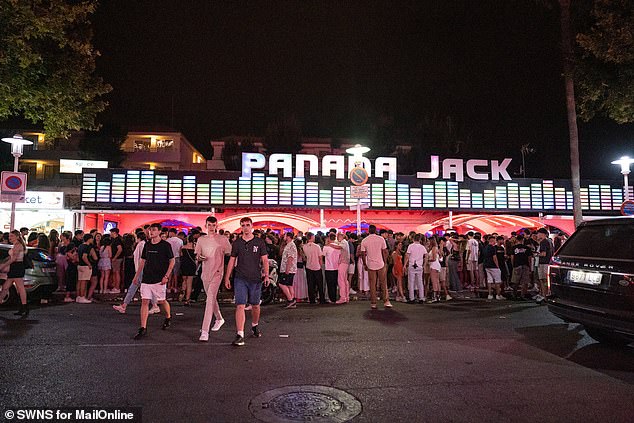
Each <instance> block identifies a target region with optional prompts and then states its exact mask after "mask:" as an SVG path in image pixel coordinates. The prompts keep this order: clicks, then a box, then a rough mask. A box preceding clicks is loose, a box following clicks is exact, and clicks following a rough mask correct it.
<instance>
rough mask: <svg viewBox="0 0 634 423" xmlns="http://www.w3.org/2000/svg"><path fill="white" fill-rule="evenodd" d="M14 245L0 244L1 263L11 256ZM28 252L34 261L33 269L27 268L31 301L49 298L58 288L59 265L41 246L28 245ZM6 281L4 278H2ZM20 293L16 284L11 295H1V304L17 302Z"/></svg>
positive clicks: (25, 280) (26, 286) (26, 277)
mask: <svg viewBox="0 0 634 423" xmlns="http://www.w3.org/2000/svg"><path fill="white" fill-rule="evenodd" d="M11 248H13V246H12V245H8V244H0V263H2V262H3V261H5V260H6V259H7V258H8V256H9V250H10V249H11ZM27 254H28V256H29V258H30V259H31V261H32V262H33V268H32V269H26V271H25V274H24V287H25V288H26V294H27V298H28V300H29V301H33V300H37V299H41V298H48V297H49V296H50V295H51V293H52V292H53V291H55V290H56V289H57V266H56V264H55V260H54V259H53V257H51V255H50V254H49V253H48V252H47V251H46V250H42V249H39V248H31V247H27ZM2 282H4V280H2ZM17 301H18V293H17V291H16V289H15V286H12V287H11V288H10V293H9V297H8V298H7V297H6V296H4V295H0V304H2V303H4V302H11V303H13V302H17Z"/></svg>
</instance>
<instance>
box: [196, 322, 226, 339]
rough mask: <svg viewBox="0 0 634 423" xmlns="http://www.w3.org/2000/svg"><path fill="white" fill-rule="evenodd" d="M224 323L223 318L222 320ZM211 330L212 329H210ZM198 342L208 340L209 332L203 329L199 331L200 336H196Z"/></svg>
mask: <svg viewBox="0 0 634 423" xmlns="http://www.w3.org/2000/svg"><path fill="white" fill-rule="evenodd" d="M222 322H223V323H224V320H223V321H222ZM212 330H213V329H212ZM198 340H199V341H200V342H207V341H209V332H205V331H204V330H201V331H200V338H198Z"/></svg>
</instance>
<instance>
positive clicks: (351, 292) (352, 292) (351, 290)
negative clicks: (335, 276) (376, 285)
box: [350, 288, 358, 295]
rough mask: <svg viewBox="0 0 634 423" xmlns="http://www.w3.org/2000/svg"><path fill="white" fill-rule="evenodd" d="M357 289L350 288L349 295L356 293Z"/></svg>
mask: <svg viewBox="0 0 634 423" xmlns="http://www.w3.org/2000/svg"><path fill="white" fill-rule="evenodd" d="M357 294H358V293H357V291H355V290H354V289H352V288H350V295H357Z"/></svg>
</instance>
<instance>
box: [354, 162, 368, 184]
mask: <svg viewBox="0 0 634 423" xmlns="http://www.w3.org/2000/svg"><path fill="white" fill-rule="evenodd" d="M350 182H352V184H353V185H357V186H361V185H365V183H366V182H368V171H367V170H365V168H363V167H361V166H357V167H355V168H353V169H352V170H351V171H350Z"/></svg>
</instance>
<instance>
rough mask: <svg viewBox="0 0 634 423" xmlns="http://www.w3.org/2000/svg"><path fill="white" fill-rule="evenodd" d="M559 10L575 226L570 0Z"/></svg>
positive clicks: (577, 191)
mask: <svg viewBox="0 0 634 423" xmlns="http://www.w3.org/2000/svg"><path fill="white" fill-rule="evenodd" d="M559 8H560V10H561V14H560V23H561V52H562V58H563V70H564V75H563V76H564V86H565V88H566V111H567V118H568V137H569V140H570V176H571V179H572V208H573V215H574V221H575V227H577V226H578V225H579V224H580V223H581V222H582V220H583V213H582V211H581V176H580V172H579V131H578V129H577V110H576V103H575V87H574V79H573V72H574V60H575V59H574V50H573V48H572V28H571V19H570V0H559Z"/></svg>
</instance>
